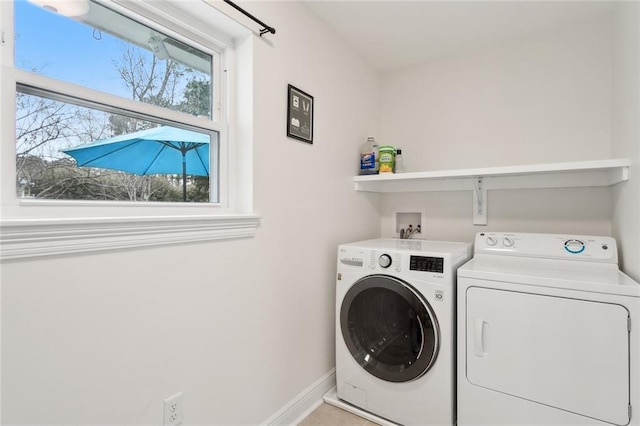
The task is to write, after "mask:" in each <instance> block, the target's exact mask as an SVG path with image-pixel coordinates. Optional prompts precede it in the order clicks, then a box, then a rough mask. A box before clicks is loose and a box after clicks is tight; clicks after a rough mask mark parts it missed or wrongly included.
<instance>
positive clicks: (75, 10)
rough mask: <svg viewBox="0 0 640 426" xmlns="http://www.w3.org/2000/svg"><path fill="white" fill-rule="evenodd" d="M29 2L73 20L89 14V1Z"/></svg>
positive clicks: (54, 0) (41, 0) (38, 0)
mask: <svg viewBox="0 0 640 426" xmlns="http://www.w3.org/2000/svg"><path fill="white" fill-rule="evenodd" d="M29 2H30V3H33V4H35V5H38V6H40V7H42V8H44V9H47V10H49V11H51V12H55V13H59V14H60V15H63V16H68V17H71V18H75V17H79V16H84V15H86V14H87V12H89V0H29Z"/></svg>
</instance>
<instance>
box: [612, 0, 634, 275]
mask: <svg viewBox="0 0 640 426" xmlns="http://www.w3.org/2000/svg"><path fill="white" fill-rule="evenodd" d="M639 28H640V4H638V3H637V2H624V3H620V4H618V6H617V8H616V13H615V15H614V29H615V31H614V45H613V46H614V50H613V52H614V55H613V59H614V62H613V64H614V79H613V82H614V84H613V106H612V110H613V120H614V121H613V136H612V148H613V155H614V156H615V157H626V158H629V159H631V170H630V175H631V178H630V180H629V182H627V183H625V184H622V185H618V186H617V187H616V188H615V191H614V207H615V210H614V218H613V225H614V226H613V236H614V237H615V238H616V239H617V240H618V244H619V250H620V256H621V267H622V269H623V270H624V271H625V272H626V273H627V274H629V275H631V276H632V277H633V278H635V279H636V280H640V262H638V259H640V197H639V196H638V194H640V81H639V80H640V29H639Z"/></svg>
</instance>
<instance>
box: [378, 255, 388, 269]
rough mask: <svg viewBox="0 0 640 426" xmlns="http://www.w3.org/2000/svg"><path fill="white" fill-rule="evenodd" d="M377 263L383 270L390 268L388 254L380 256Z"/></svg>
mask: <svg viewBox="0 0 640 426" xmlns="http://www.w3.org/2000/svg"><path fill="white" fill-rule="evenodd" d="M378 263H379V264H380V266H382V267H383V268H388V267H389V266H391V256H389V255H388V254H383V255H382V256H380V258H379V259H378Z"/></svg>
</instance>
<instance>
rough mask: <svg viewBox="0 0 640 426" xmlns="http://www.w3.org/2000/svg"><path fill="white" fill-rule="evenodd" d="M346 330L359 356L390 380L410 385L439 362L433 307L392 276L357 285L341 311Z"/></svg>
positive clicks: (353, 351)
mask: <svg viewBox="0 0 640 426" xmlns="http://www.w3.org/2000/svg"><path fill="white" fill-rule="evenodd" d="M340 327H341V329H342V337H343V338H344V341H345V343H346V344H347V347H348V348H349V351H350V352H351V355H352V356H353V358H354V359H355V360H356V361H357V362H358V363H359V364H360V365H361V366H362V368H364V369H365V370H367V371H368V372H369V373H371V374H373V375H374V376H376V377H378V378H380V379H382V380H386V381H388V382H408V381H411V380H415V379H417V378H418V377H420V376H422V375H423V374H424V373H426V372H427V371H428V370H429V369H430V368H431V367H432V366H433V363H434V362H435V360H436V357H437V355H438V349H439V341H440V338H439V334H440V333H439V327H438V323H437V319H436V317H435V314H434V313H433V310H432V309H431V306H430V305H429V303H428V302H427V301H426V300H425V299H424V297H422V296H421V295H420V294H419V293H418V292H417V291H416V290H415V289H414V288H413V287H412V286H410V285H409V284H408V283H406V282H404V281H402V280H400V279H397V278H394V277H390V276H386V275H370V276H367V277H364V278H362V279H360V280H358V281H356V282H355V283H354V284H353V286H352V287H351V288H350V289H349V291H348V292H347V294H346V295H345V297H344V300H343V301H342V306H341V308H340Z"/></svg>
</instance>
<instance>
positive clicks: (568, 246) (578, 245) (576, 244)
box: [564, 240, 585, 254]
mask: <svg viewBox="0 0 640 426" xmlns="http://www.w3.org/2000/svg"><path fill="white" fill-rule="evenodd" d="M564 249H565V250H566V251H568V252H569V253H571V254H579V253H582V252H583V251H584V249H585V245H584V243H583V242H582V241H580V240H567V241H565V242H564Z"/></svg>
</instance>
